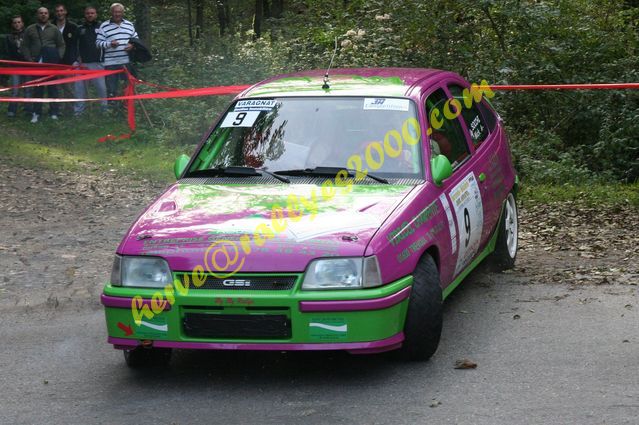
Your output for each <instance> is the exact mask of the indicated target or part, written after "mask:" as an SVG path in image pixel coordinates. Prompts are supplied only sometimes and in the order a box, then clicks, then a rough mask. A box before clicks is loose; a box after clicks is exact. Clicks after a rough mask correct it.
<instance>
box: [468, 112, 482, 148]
mask: <svg viewBox="0 0 639 425" xmlns="http://www.w3.org/2000/svg"><path fill="white" fill-rule="evenodd" d="M483 132H484V126H483V125H482V123H481V120H480V119H479V115H477V116H476V117H475V119H474V120H473V121H472V122H471V123H470V136H471V137H472V138H473V141H475V142H476V141H477V140H479V139H480V138H481V135H482V133H483Z"/></svg>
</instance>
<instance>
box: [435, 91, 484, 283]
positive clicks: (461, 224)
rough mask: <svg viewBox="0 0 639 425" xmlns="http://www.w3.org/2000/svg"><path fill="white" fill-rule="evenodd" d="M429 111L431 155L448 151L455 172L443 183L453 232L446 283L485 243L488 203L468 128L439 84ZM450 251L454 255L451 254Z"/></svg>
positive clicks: (444, 202) (443, 257)
mask: <svg viewBox="0 0 639 425" xmlns="http://www.w3.org/2000/svg"><path fill="white" fill-rule="evenodd" d="M424 106H425V113H426V118H427V120H428V123H429V125H430V127H429V129H428V131H427V135H428V138H429V141H428V146H427V149H428V150H429V152H428V156H427V158H432V157H433V156H434V155H444V156H446V157H447V158H448V160H449V161H450V163H451V165H452V168H453V172H452V175H451V176H450V177H449V178H447V179H445V180H444V181H443V182H442V184H441V186H440V194H439V200H440V202H441V204H442V207H443V209H444V211H445V213H446V217H447V220H448V227H449V233H450V242H451V244H450V252H449V253H441V255H440V257H441V260H440V261H441V262H442V267H440V268H441V274H442V276H441V277H442V282H443V283H444V285H446V284H448V283H450V282H451V281H452V280H453V279H454V278H455V276H457V275H458V274H459V273H460V272H461V271H462V270H464V269H465V268H466V267H467V266H468V265H469V264H470V263H471V261H472V260H473V259H474V258H475V256H476V255H477V253H478V252H479V250H480V247H481V245H482V242H483V241H482V235H483V233H484V205H483V199H482V196H481V191H480V189H479V180H478V176H479V174H480V172H479V171H478V164H477V162H476V161H475V159H474V157H473V154H472V153H473V148H472V146H471V144H470V140H469V137H468V134H467V133H468V132H467V130H466V129H465V128H464V124H463V122H462V120H461V118H460V117H459V113H460V112H461V111H457V110H456V108H455V106H454V103H453V102H451V96H450V94H449V93H448V92H447V91H446V89H445V88H444V87H437V88H436V89H435V90H433V91H431V92H430V93H429V94H428V95H427V96H426V98H425V102H424ZM449 254H450V255H449Z"/></svg>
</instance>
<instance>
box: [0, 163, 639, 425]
mask: <svg viewBox="0 0 639 425" xmlns="http://www.w3.org/2000/svg"><path fill="white" fill-rule="evenodd" d="M162 188H163V185H159V184H153V183H150V182H148V181H146V182H145V181H129V180H127V179H122V178H121V177H117V176H116V174H115V172H109V173H104V174H95V173H94V174H90V175H89V176H87V175H83V176H80V175H79V174H76V173H74V172H51V171H46V170H23V169H20V168H18V167H15V166H12V165H11V164H7V163H3V161H2V160H0V199H1V202H0V267H2V268H3V269H4V270H5V273H4V274H3V276H2V278H0V341H2V348H0V362H1V364H0V381H2V382H3V383H4V385H5V391H4V395H3V397H2V398H1V401H0V423H3V424H4V423H12V424H13V423H25V424H27V423H28V424H31V423H122V422H124V421H125V420H130V419H132V418H135V419H136V421H137V422H140V423H211V422H222V421H224V422H227V423H302V422H303V423H326V422H331V423H390V422H394V423H415V422H422V423H423V422H424V421H428V422H429V423H468V424H475V423H486V424H498V423H504V424H506V423H507V424H518V423H522V424H524V423H525V424H530V423H581V424H586V423H593V424H595V423H615V424H617V423H636V418H637V417H639V403H638V402H637V400H639V372H638V371H639V355H638V353H639V305H638V303H637V296H636V294H637V288H638V287H637V286H636V284H637V283H638V282H639V254H638V252H639V237H638V235H639V214H637V213H638V211H637V210H636V209H632V208H630V207H628V208H619V209H618V210H616V211H608V210H606V211H597V210H595V209H586V208H576V207H575V206H574V205H553V206H529V205H521V211H520V215H521V250H520V252H519V257H518V263H517V268H516V269H515V270H513V271H511V272H509V273H506V274H490V273H488V272H487V271H485V270H480V271H478V272H475V273H473V274H472V275H471V277H470V279H469V280H468V281H467V282H465V283H464V284H463V285H462V286H461V287H460V289H458V291H456V292H455V293H454V294H453V295H452V296H451V298H449V300H448V301H447V304H446V310H445V329H444V335H443V340H442V344H441V346H440V349H439V351H438V352H437V353H436V355H435V357H434V358H433V359H432V360H431V361H430V362H427V363H421V364H402V363H397V362H388V360H387V359H386V358H384V357H351V356H348V355H343V354H330V355H326V354H321V353H320V354H318V353H307V354H304V353H288V354H282V353H268V354H265V353H202V352H190V351H183V352H180V353H178V355H177V356H176V359H175V361H174V362H173V363H172V366H171V368H170V369H168V370H156V371H147V372H142V373H140V372H133V371H130V370H128V369H127V368H126V367H125V366H124V364H123V360H122V357H121V354H120V353H119V352H117V351H115V350H113V349H111V348H110V346H109V345H107V344H106V334H105V329H104V323H103V315H102V310H101V307H100V305H99V303H98V296H99V294H100V292H101V287H102V285H103V283H104V281H105V280H106V279H107V277H108V274H109V272H110V269H111V261H112V258H113V252H114V250H115V248H116V247H117V245H118V243H119V241H120V239H121V237H122V236H123V234H124V233H125V231H126V230H127V228H128V226H129V225H130V224H131V223H132V221H133V220H134V219H135V216H136V214H138V213H139V212H140V211H141V209H142V208H143V207H144V206H145V205H146V204H147V203H148V202H149V201H150V200H151V199H152V198H154V197H155V196H156V195H157V194H158V193H159V192H160V191H161V190H162ZM462 358H470V359H472V360H473V361H475V362H477V363H478V364H479V366H478V368H477V369H474V370H456V369H454V368H453V366H454V363H455V361H457V360H459V359H462Z"/></svg>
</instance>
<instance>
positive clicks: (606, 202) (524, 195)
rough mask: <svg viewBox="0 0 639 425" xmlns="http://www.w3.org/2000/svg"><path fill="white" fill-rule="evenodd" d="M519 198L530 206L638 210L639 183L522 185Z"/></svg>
mask: <svg viewBox="0 0 639 425" xmlns="http://www.w3.org/2000/svg"><path fill="white" fill-rule="evenodd" d="M519 198H520V199H521V200H522V201H524V202H528V203H531V204H537V205H541V204H552V203H555V202H570V203H573V204H575V206H580V205H583V206H605V207H613V208H614V207H620V206H632V207H635V208H639V182H635V183H631V184H622V183H610V184H603V183H589V182H585V183H583V184H562V185H549V184H533V185H530V186H527V185H526V184H525V182H524V183H523V184H522V189H521V191H520V195H519Z"/></svg>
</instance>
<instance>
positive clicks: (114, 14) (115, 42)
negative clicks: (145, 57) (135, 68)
mask: <svg viewBox="0 0 639 425" xmlns="http://www.w3.org/2000/svg"><path fill="white" fill-rule="evenodd" d="M110 10H111V20H109V21H105V22H103V23H102V25H100V31H98V38H97V40H96V46H97V47H99V48H102V49H103V50H104V69H106V70H116V69H123V68H127V69H128V68H129V52H130V51H131V50H133V44H131V43H130V41H129V40H131V39H132V38H134V37H137V36H138V34H137V32H135V27H134V26H133V24H132V23H131V22H130V21H127V20H126V19H124V6H122V4H120V3H113V4H112V5H111V8H110ZM121 79H126V75H124V74H114V75H107V76H106V87H107V95H108V96H109V97H114V96H117V93H118V82H119V80H121Z"/></svg>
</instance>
